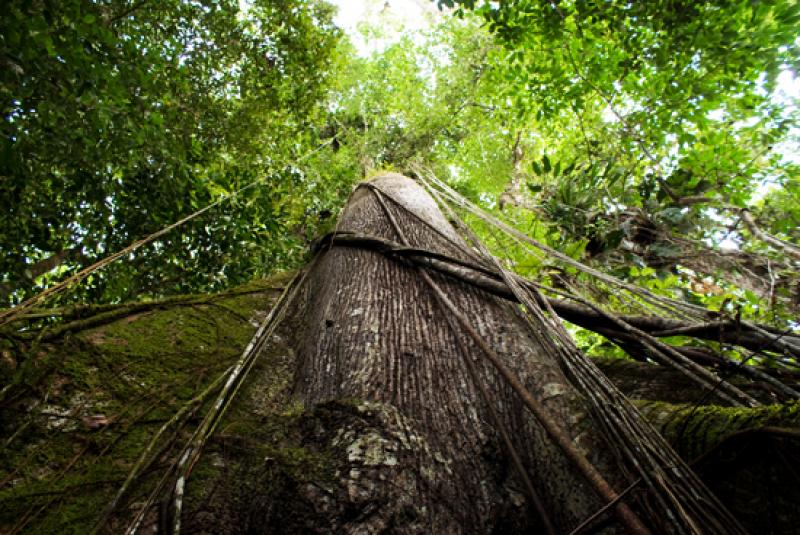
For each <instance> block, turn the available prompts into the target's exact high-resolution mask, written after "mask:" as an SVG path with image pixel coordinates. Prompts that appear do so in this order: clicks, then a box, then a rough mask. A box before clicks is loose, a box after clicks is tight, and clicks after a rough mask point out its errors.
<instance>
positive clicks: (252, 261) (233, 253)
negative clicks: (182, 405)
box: [0, 0, 338, 300]
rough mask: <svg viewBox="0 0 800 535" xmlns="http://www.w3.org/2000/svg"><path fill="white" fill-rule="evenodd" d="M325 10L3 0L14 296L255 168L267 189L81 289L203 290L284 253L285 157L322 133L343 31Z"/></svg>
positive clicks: (282, 5)
mask: <svg viewBox="0 0 800 535" xmlns="http://www.w3.org/2000/svg"><path fill="white" fill-rule="evenodd" d="M331 14H332V12H331V9H330V7H328V6H326V5H324V4H320V3H316V2H299V1H295V0H281V1H278V2H266V1H256V2H252V3H248V8H247V10H246V12H242V11H241V10H240V8H239V3H238V2H236V1H235V0H229V1H222V2H218V1H213V2H212V1H202V2H187V1H184V0H172V1H167V2H133V1H131V2H92V1H88V0H67V1H63V2H61V1H59V2H51V1H36V2H28V1H21V2H10V3H7V4H6V5H5V6H4V15H3V17H2V21H0V35H2V40H0V56H2V58H3V62H4V64H5V65H4V68H3V69H2V71H1V74H0V98H1V99H2V106H3V110H2V111H3V121H2V126H1V128H2V141H0V143H2V147H0V153H2V158H1V159H0V175H1V176H2V182H0V203H1V204H2V205H3V206H4V207H5V210H4V212H3V214H2V220H0V228H1V229H2V230H0V247H2V249H3V251H4V252H5V254H4V255H3V257H2V260H0V262H2V263H0V272H2V273H3V274H4V277H5V280H4V281H3V282H4V289H5V292H4V293H6V294H8V293H10V292H15V293H13V298H14V299H19V298H21V297H23V296H24V295H27V293H28V291H29V290H33V289H36V288H37V287H41V286H42V285H47V284H48V283H49V282H50V281H51V280H52V278H61V277H62V276H64V275H65V274H66V273H67V272H69V271H72V270H75V269H77V268H78V267H79V266H82V265H87V264H89V263H91V262H93V261H95V260H97V259H98V258H102V257H103V256H105V255H106V254H108V253H109V252H112V251H116V250H119V249H121V248H122V247H124V246H125V245H127V244H129V243H131V242H132V241H134V240H135V239H138V238H141V237H143V236H145V235H147V234H149V233H151V232H153V231H155V230H158V229H160V228H161V227H163V226H165V225H167V224H169V223H171V222H173V221H175V220H177V219H179V218H180V217H182V216H184V215H187V214H188V213H190V212H192V211H194V210H196V209H198V208H200V207H202V206H204V205H206V204H208V203H209V202H211V201H213V200H216V199H218V198H219V197H220V196H221V195H223V194H227V193H230V192H231V191H233V190H235V189H237V188H239V187H241V186H242V185H244V184H247V183H249V182H251V181H253V180H256V179H263V180H264V182H265V184H266V186H261V187H259V188H256V189H252V190H250V191H249V192H248V194H247V195H246V196H243V197H241V198H240V199H239V200H238V201H237V205H236V206H225V207H223V208H222V209H220V210H217V211H216V212H213V213H210V214H208V216H207V217H205V218H204V219H202V220H201V221H199V222H198V224H195V225H192V226H191V227H188V228H187V227H184V228H182V229H181V233H180V234H177V233H176V234H172V235H169V236H167V237H166V238H165V239H163V240H161V241H159V242H157V243H156V244H155V245H154V246H153V247H151V248H150V249H147V250H142V251H141V252H138V253H137V254H135V255H133V256H132V257H131V258H130V259H129V261H128V262H125V263H120V264H119V265H115V266H114V267H113V268H112V269H111V270H110V271H107V272H104V273H103V274H101V275H99V276H97V277H94V278H93V279H91V280H90V281H89V284H88V286H85V287H83V290H82V292H81V293H80V294H79V295H81V296H82V298H84V299H93V300H119V299H125V298H129V297H131V296H133V295H136V294H138V293H153V294H161V293H169V292H171V291H173V292H174V291H176V290H188V289H196V290H200V289H208V288H212V287H217V286H222V285H227V284H231V283H232V282H236V281H241V280H243V279H244V280H246V279H249V278H252V277H253V276H254V275H255V274H258V273H261V272H264V271H265V270H268V269H269V264H270V263H274V264H278V265H281V264H286V262H288V261H289V257H288V256H287V253H286V249H287V247H286V244H287V243H289V242H291V241H292V238H291V237H290V236H287V234H289V233H288V232H287V229H288V228H290V226H291V225H292V215H293V214H290V213H287V212H286V210H285V209H284V208H283V206H284V204H285V201H284V200H285V198H286V197H287V196H289V195H291V192H292V191H293V188H294V187H295V186H296V182H297V180H298V173H297V171H296V170H293V169H291V168H286V167H285V165H286V164H287V163H288V162H289V161H290V160H293V159H294V158H297V157H298V156H299V155H300V154H301V153H302V152H303V151H304V150H308V149H309V148H311V147H313V146H314V145H313V144H314V143H315V142H316V141H317V139H316V137H314V136H310V137H309V136H308V134H307V129H308V125H309V124H312V123H313V119H314V116H315V113H317V109H318V107H319V101H320V98H321V96H322V95H323V94H324V88H325V84H326V80H327V79H328V77H329V72H328V70H327V64H328V60H329V58H330V51H331V50H332V48H333V46H334V44H335V42H336V41H337V39H338V30H337V29H335V28H334V27H333V25H332V22H331ZM245 244H248V246H247V247H245V246H244V245H245ZM234 258H235V259H236V261H233V259H234ZM54 269H55V271H53V270H54ZM51 271H52V273H50V272H51ZM47 273H50V276H44V277H43V275H46V274H47Z"/></svg>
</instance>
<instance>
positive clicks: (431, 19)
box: [329, 0, 442, 56]
mask: <svg viewBox="0 0 800 535" xmlns="http://www.w3.org/2000/svg"><path fill="white" fill-rule="evenodd" d="M329 2H330V3H331V4H333V5H335V6H336V7H337V8H338V9H339V13H338V14H337V16H336V17H335V19H334V20H335V22H336V24H337V25H338V26H339V27H341V28H342V29H344V30H345V32H347V34H348V36H349V37H350V39H351V41H352V42H353V44H354V45H355V47H356V50H357V52H358V54H359V55H361V56H368V55H370V54H371V53H373V52H380V51H381V50H383V49H384V48H386V47H387V46H388V45H390V44H392V43H393V42H395V41H397V40H398V39H400V37H402V36H403V34H414V33H416V34H419V32H420V31H421V30H426V29H428V28H430V27H431V26H432V25H433V24H434V23H435V22H436V20H437V19H439V18H440V17H441V16H442V13H441V12H440V11H439V9H438V8H437V7H436V3H435V2H431V1H430V0H329ZM365 22H366V23H373V24H374V25H375V26H377V27H381V28H382V30H383V31H384V33H385V34H384V35H383V36H380V37H376V36H374V35H373V36H372V37H371V38H369V39H368V38H366V37H365V36H364V35H363V33H362V32H361V29H360V27H362V26H363V23H365ZM378 23H383V24H379V25H378ZM387 23H388V24H387Z"/></svg>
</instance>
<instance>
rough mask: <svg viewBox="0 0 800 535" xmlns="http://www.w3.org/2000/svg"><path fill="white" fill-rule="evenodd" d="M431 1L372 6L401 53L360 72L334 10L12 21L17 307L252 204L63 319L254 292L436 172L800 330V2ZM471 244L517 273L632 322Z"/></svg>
mask: <svg viewBox="0 0 800 535" xmlns="http://www.w3.org/2000/svg"><path fill="white" fill-rule="evenodd" d="M438 5H439V7H440V9H441V11H439V12H438V15H436V16H431V17H430V24H429V26H428V29H426V30H422V31H416V32H404V31H403V30H402V28H401V27H400V26H399V24H400V23H399V22H398V21H397V20H396V19H395V17H394V12H393V9H395V10H396V9H397V8H394V7H392V6H390V5H388V4H387V5H386V6H384V7H383V8H382V9H381V6H378V5H377V4H376V5H375V6H373V7H374V9H375V11H376V14H377V15H376V17H377V18H376V20H377V21H378V22H377V23H374V24H372V25H371V26H368V27H365V28H364V29H363V30H364V32H365V36H364V38H365V39H366V40H367V42H369V41H375V40H376V39H379V38H380V37H382V36H385V35H386V34H391V35H396V36H398V38H396V39H388V40H385V41H386V45H385V46H382V47H380V48H377V47H375V48H373V49H372V50H371V51H369V52H367V53H360V54H359V53H358V52H357V51H356V48H355V47H354V46H353V44H352V43H351V41H350V39H349V38H348V37H347V36H346V35H344V34H343V33H342V31H341V30H339V29H338V28H337V27H336V25H335V24H334V22H333V16H334V13H335V8H333V7H332V6H330V5H328V4H326V3H324V2H321V1H319V2H317V1H300V0H281V1H260V0H259V1H254V2H245V3H240V2H233V1H222V2H219V1H213V2H212V1H201V2H186V1H184V0H174V1H170V2H157V3H155V2H152V3H151V2H146V1H145V2H135V1H131V2H96V1H88V0H71V1H67V2H48V1H42V2H11V3H9V4H8V5H7V6H6V7H5V8H4V9H5V14H4V16H3V18H2V22H0V24H1V25H2V32H0V33H1V35H2V41H0V54H2V58H3V62H4V67H5V68H4V69H3V71H2V74H1V75H0V76H2V78H0V93H1V94H2V99H3V123H2V128H3V135H2V143H3V146H2V159H1V160H0V175H2V182H0V196H2V197H1V198H2V204H3V206H4V207H5V211H4V212H3V215H2V217H3V220H2V225H0V247H2V249H3V251H4V252H5V253H6V254H4V255H3V258H2V260H1V261H0V262H2V264H0V271H2V273H3V280H2V283H1V284H2V288H1V289H2V295H3V297H4V299H5V300H6V302H7V303H8V304H9V305H11V304H14V303H18V302H20V301H22V300H24V299H25V298H28V297H30V296H32V295H35V294H36V293H37V292H39V291H41V290H42V289H44V288H47V287H49V286H51V285H53V284H54V283H55V282H56V281H58V280H62V279H64V278H65V277H67V276H69V275H70V274H72V273H75V272H77V271H78V270H79V269H81V268H83V267H85V266H87V265H90V264H92V263H93V262H95V261H97V260H99V259H101V258H103V257H105V256H107V255H109V254H111V253H113V252H116V251H119V250H121V249H122V248H123V247H125V246H126V245H128V244H130V243H132V242H134V241H135V240H137V239H141V238H143V237H146V236H147V235H149V234H151V233H153V232H155V231H157V230H159V229H161V228H163V227H165V226H167V225H168V224H170V223H172V222H174V221H177V220H179V219H181V218H182V217H184V216H186V215H188V214H191V213H193V212H194V211H196V210H198V209H201V208H203V207H204V206H207V205H209V204H210V203H213V202H216V201H219V200H221V199H225V198H226V196H228V195H231V194H233V193H234V192H236V191H237V190H239V189H240V188H242V187H245V186H247V187H246V189H245V191H243V192H241V193H240V194H236V195H234V196H233V197H232V198H231V199H230V200H227V201H225V202H222V203H220V204H219V205H218V206H215V207H214V208H213V209H211V210H209V211H207V212H205V213H203V214H202V215H200V216H199V217H197V218H195V219H192V220H191V221H190V222H188V223H186V224H185V225H183V226H181V227H179V228H177V229H175V230H174V231H171V232H170V233H168V234H167V235H165V236H163V237H159V238H158V239H157V240H155V241H153V242H152V243H149V244H148V245H146V246H143V247H141V248H139V249H137V250H136V251H133V252H131V253H130V254H129V255H126V256H125V257H123V258H122V259H121V260H120V261H118V262H115V263H113V264H111V265H109V266H108V267H105V268H104V269H103V270H100V271H97V272H95V273H93V274H92V275H91V276H90V277H89V278H88V279H87V280H85V281H83V282H82V283H81V284H78V285H75V287H74V288H72V289H71V290H70V292H68V293H66V294H63V295H62V296H61V297H59V298H58V300H56V302H58V301H59V300H60V302H94V303H102V302H120V301H125V300H130V299H133V298H136V297H159V296H164V295H170V294H175V293H178V292H202V291H208V290H213V289H222V288H226V287H230V286H232V285H235V284H240V283H242V282H245V281H247V280H251V279H253V278H254V277H258V276H263V275H265V274H269V273H271V272H274V271H278V270H281V269H286V268H288V267H292V266H296V265H298V264H299V262H301V261H302V260H303V258H304V257H305V254H306V250H307V246H308V244H309V243H310V242H311V240H312V239H313V238H314V237H315V236H317V235H318V234H320V233H321V232H324V231H325V230H326V229H328V228H329V227H330V226H331V225H332V222H333V221H334V220H335V214H336V212H337V211H338V209H339V208H340V207H341V206H342V204H343V202H344V200H345V199H346V197H347V195H348V194H349V192H350V189H351V188H352V186H353V185H354V184H355V183H356V182H357V181H359V180H361V179H362V178H363V177H365V176H368V175H370V173H373V172H375V171H377V170H382V169H389V170H400V171H404V172H419V170H420V169H423V168H424V169H427V170H429V171H430V172H432V173H433V174H434V175H435V176H437V177H439V178H441V179H443V180H445V181H447V182H448V183H449V184H451V185H452V186H454V187H455V188H456V189H457V190H458V191H459V192H460V193H462V194H464V195H466V197H467V198H469V199H470V200H472V201H474V202H476V203H478V204H479V205H480V206H481V207H483V208H484V209H487V210H489V211H491V212H493V213H495V214H497V215H500V216H502V217H503V218H505V219H506V220H507V221H510V222H511V223H512V224H513V225H515V226H516V227H517V228H519V229H522V230H524V231H525V232H527V233H529V234H531V235H532V236H534V237H536V238H537V239H539V240H541V241H543V242H544V243H546V244H547V245H549V246H552V247H553V248H555V249H557V250H559V251H561V252H563V253H565V254H567V255H569V256H570V257H572V258H574V259H577V260H580V261H581V262H585V263H587V264H590V265H592V266H594V267H597V268H599V269H601V270H602V271H605V272H607V273H610V274H613V275H614V276H617V277H620V278H622V279H624V280H627V281H630V282H632V283H634V284H639V285H642V286H644V287H646V288H647V289H648V290H649V291H652V292H656V293H658V294H659V295H663V296H666V297H670V298H675V299H679V300H683V301H686V302H688V303H693V304H699V305H702V306H703V307H706V308H708V309H709V310H710V311H711V312H712V313H716V314H718V315H722V316H725V317H732V318H733V317H736V318H740V317H744V318H748V319H753V320H758V321H761V322H768V323H773V324H774V325H775V326H776V328H781V327H782V328H791V327H792V326H794V323H793V321H794V320H795V318H796V314H797V311H798V310H800V285H799V284H798V281H797V271H798V261H800V249H799V248H798V245H797V243H798V239H800V234H798V228H800V225H798V223H799V222H800V219H799V218H800V204H799V203H798V200H800V179H798V173H799V171H800V165H799V164H800V160H798V157H797V149H798V143H799V142H800V130H799V129H798V109H797V98H798V96H797V94H796V89H797V87H798V82H797V78H796V75H795V73H796V70H797V68H798V65H799V62H800V48H799V47H800V41H798V37H797V27H798V25H797V22H798V20H800V6H799V5H798V4H797V3H795V2H789V1H780V2H751V1H730V2H674V1H659V2H645V3H630V2H618V1H610V2H593V1H584V0H577V1H570V2H547V1H527V0H515V1H512V2H501V3H493V2H474V1H466V0H464V1H452V0H449V1H440V2H438ZM476 229H477V231H478V232H479V234H480V235H481V237H482V238H483V239H484V240H486V242H487V243H488V244H489V245H490V246H492V247H494V248H495V250H496V251H502V252H503V254H504V255H505V256H506V257H507V258H508V261H509V262H511V263H512V264H513V265H514V267H515V269H516V270H517V271H518V272H520V273H522V274H524V275H530V276H535V277H538V278H539V280H541V281H542V283H544V284H548V285H551V286H553V287H558V288H564V289H569V290H570V291H575V292H578V293H581V294H582V295H588V294H591V295H592V296H593V298H596V299H601V300H605V301H607V303H608V304H609V305H610V306H611V307H612V308H617V309H619V310H625V308H626V304H625V303H624V302H621V301H620V300H619V298H618V297H617V296H615V295H614V293H613V292H611V291H609V289H608V288H602V287H591V288H590V287H589V286H591V285H590V284H589V281H587V280H586V278H585V277H584V276H583V275H582V274H580V273H578V272H576V271H575V270H574V269H572V268H569V267H565V266H563V265H561V264H559V263H558V262H556V261H554V260H553V259H552V258H548V257H547V256H546V255H545V256H542V255H539V256H537V255H531V254H529V253H527V252H525V251H524V250H523V249H522V248H520V247H519V246H518V245H514V244H512V243H508V242H507V241H504V239H503V238H501V237H498V236H495V235H494V234H492V233H491V232H490V231H489V230H488V229H486V228H481V227H480V224H478V225H477V227H476ZM54 304H56V303H54ZM577 334H578V336H579V337H582V338H581V340H582V343H583V344H584V347H585V348H592V347H598V348H599V347H602V348H604V349H603V350H604V351H611V352H614V351H617V350H616V349H613V348H612V347H610V346H608V345H607V342H606V341H605V340H604V339H603V338H602V337H600V336H599V335H595V334H591V333H584V332H582V331H578V332H577Z"/></svg>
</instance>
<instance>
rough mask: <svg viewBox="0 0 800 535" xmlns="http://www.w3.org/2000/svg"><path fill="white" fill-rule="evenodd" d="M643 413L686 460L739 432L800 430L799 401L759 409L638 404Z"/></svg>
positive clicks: (647, 402)
mask: <svg viewBox="0 0 800 535" xmlns="http://www.w3.org/2000/svg"><path fill="white" fill-rule="evenodd" d="M635 403H636V405H637V407H638V408H639V410H640V411H641V412H642V414H643V415H644V416H645V417H646V418H647V420H648V421H650V423H651V424H653V426H654V427H655V428H656V429H657V430H658V431H659V432H660V433H661V434H662V435H663V436H664V437H665V438H666V439H667V440H668V441H669V442H670V443H671V444H672V445H673V446H674V447H675V448H676V450H677V451H678V453H680V454H681V455H682V456H683V457H684V458H685V459H693V458H696V457H698V456H700V455H702V454H703V453H705V452H706V451H708V450H710V449H711V448H713V447H715V446H716V445H718V444H719V443H720V442H722V441H723V440H724V439H725V438H726V437H728V436H730V435H731V434H732V433H735V432H737V431H743V430H745V429H753V428H760V427H767V426H770V427H789V428H800V402H797V401H792V402H787V403H784V404H776V405H764V406H760V407H757V408H739V407H720V406H716V405H700V406H692V405H676V404H671V403H664V402H654V401H637V402H635Z"/></svg>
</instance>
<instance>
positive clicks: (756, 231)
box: [739, 208, 800, 260]
mask: <svg viewBox="0 0 800 535" xmlns="http://www.w3.org/2000/svg"><path fill="white" fill-rule="evenodd" d="M739 213H740V214H741V217H742V221H744V224H745V225H747V229H748V230H749V231H750V233H751V234H753V236H755V237H756V238H758V239H759V240H761V241H763V242H764V243H766V244H767V245H770V246H772V247H774V248H775V249H779V250H781V251H783V252H784V253H786V254H787V255H789V256H791V257H792V258H794V259H795V260H800V247H798V246H796V245H794V244H792V243H789V242H785V241H783V240H780V239H778V238H776V237H775V236H772V235H771V234H767V233H766V232H764V231H763V230H761V229H760V228H758V225H756V222H755V220H754V219H753V216H751V215H750V211H749V210H748V209H747V208H742V209H741V210H740V211H739Z"/></svg>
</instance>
